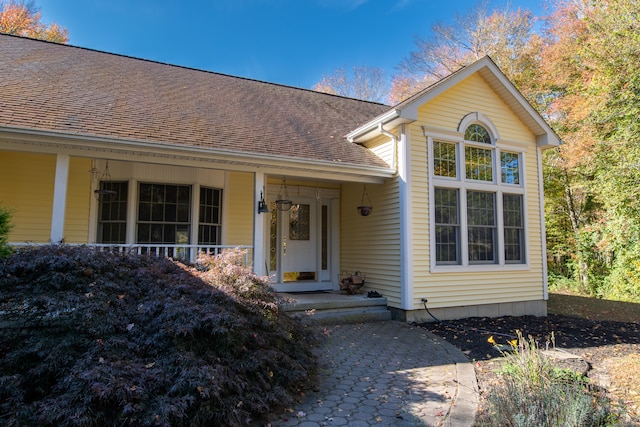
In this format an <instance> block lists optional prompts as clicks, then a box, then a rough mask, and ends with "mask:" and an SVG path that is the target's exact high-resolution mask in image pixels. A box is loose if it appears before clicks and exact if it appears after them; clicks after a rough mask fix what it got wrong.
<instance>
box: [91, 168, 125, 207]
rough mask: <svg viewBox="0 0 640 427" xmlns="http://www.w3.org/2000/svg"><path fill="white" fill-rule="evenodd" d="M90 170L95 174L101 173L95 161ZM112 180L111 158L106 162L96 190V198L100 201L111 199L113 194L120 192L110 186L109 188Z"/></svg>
mask: <svg viewBox="0 0 640 427" xmlns="http://www.w3.org/2000/svg"><path fill="white" fill-rule="evenodd" d="M89 172H90V173H91V174H92V175H94V176H97V175H98V174H99V173H100V171H99V170H98V168H96V167H95V162H94V165H93V167H92V168H91V170H90V171H89ZM110 181H111V173H110V172H109V160H107V161H106V163H105V168H104V172H103V173H102V176H101V177H100V179H99V180H98V183H97V185H98V188H97V189H96V190H95V191H94V194H95V196H96V199H98V201H100V202H102V201H105V200H109V199H111V198H112V197H113V196H115V195H117V194H118V192H117V191H115V190H111V189H110V188H108V187H109V186H110V185H111V182H110ZM103 183H104V186H103Z"/></svg>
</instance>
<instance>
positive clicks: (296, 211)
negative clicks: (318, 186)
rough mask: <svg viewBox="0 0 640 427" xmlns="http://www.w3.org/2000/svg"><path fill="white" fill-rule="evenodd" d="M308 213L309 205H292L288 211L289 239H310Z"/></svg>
mask: <svg viewBox="0 0 640 427" xmlns="http://www.w3.org/2000/svg"><path fill="white" fill-rule="evenodd" d="M310 213H311V209H310V206H309V205H301V204H297V205H293V206H292V207H291V210H290V211H289V239H291V240H309V239H310V234H309V233H310V230H311V229H310V222H309V221H310Z"/></svg>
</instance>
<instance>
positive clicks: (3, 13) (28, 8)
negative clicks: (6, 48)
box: [0, 0, 69, 43]
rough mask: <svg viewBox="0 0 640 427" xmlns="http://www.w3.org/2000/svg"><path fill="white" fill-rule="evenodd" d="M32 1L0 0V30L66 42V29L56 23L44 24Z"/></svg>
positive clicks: (17, 34) (67, 39) (23, 35)
mask: <svg viewBox="0 0 640 427" xmlns="http://www.w3.org/2000/svg"><path fill="white" fill-rule="evenodd" d="M41 19H42V14H41V13H40V11H39V10H38V9H37V8H36V7H35V5H34V3H33V1H26V0H0V32H2V33H6V34H13V35H16V36H22V37H30V38H34V39H41V40H48V41H51V42H55V43H67V42H68V41H69V33H68V31H67V29H65V28H62V27H60V26H59V25H58V24H56V23H52V24H50V25H46V24H44V23H43V22H42V21H41Z"/></svg>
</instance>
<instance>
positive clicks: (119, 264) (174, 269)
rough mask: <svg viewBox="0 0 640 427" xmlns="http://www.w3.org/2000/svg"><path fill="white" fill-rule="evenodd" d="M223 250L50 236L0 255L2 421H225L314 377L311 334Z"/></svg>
mask: <svg viewBox="0 0 640 427" xmlns="http://www.w3.org/2000/svg"><path fill="white" fill-rule="evenodd" d="M233 259H234V257H233V256H227V255H223V256H220V257H218V258H215V259H211V258H209V259H203V260H202V261H203V262H202V263H201V264H200V265H199V267H198V268H197V269H196V268H195V267H189V266H185V265H182V264H180V263H178V262H176V261H172V260H168V259H152V258H147V257H140V256H133V255H117V254H109V253H101V252H95V251H94V250H93V249H91V248H88V247H68V246H55V245H52V246H46V247H40V248H33V249H27V250H24V251H20V252H19V253H16V254H13V255H12V256H10V257H9V258H8V259H7V262H5V263H3V264H0V277H1V278H2V279H0V313H4V314H3V315H2V316H0V323H2V322H4V323H5V328H4V329H3V330H2V333H1V334H0V419H1V420H2V423H3V424H4V425H10V426H11V425H16V426H17V425H41V426H54V425H55V426H80V425H82V426H85V425H100V426H116V425H117V426H134V425H135V426H158V425H160V426H169V425H171V426H210V425H220V426H235V425H246V424H248V423H249V422H250V420H259V419H260V416H261V415H264V414H267V413H269V412H271V411H273V410H274V409H276V408H279V407H282V406H284V405H290V404H292V402H293V401H294V398H295V397H296V396H298V395H299V393H300V390H301V389H304V388H306V387H307V386H309V384H310V383H312V382H313V381H314V379H315V367H316V362H315V359H314V357H313V353H312V350H311V348H312V347H311V345H312V338H313V337H312V336H310V335H309V334H308V333H307V332H306V330H305V329H304V328H303V327H302V326H301V325H300V324H299V323H297V322H294V321H293V320H291V319H289V318H288V317H286V316H285V315H284V314H283V313H281V312H280V311H279V310H278V305H277V304H276V300H275V294H274V293H273V292H272V291H271V290H270V288H269V287H268V284H267V282H266V279H264V278H261V277H258V276H256V275H254V274H253V273H252V272H250V271H249V270H248V269H246V268H244V267H241V266H238V265H236V264H233V263H232V262H231V261H233ZM11 322H13V323H14V327H13V328H7V327H6V324H7V323H11Z"/></svg>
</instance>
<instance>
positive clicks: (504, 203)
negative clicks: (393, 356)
mask: <svg viewBox="0 0 640 427" xmlns="http://www.w3.org/2000/svg"><path fill="white" fill-rule="evenodd" d="M463 122H464V121H463ZM460 131H461V134H462V138H461V139H459V140H455V139H453V138H438V137H434V136H430V135H428V134H427V136H428V142H429V158H430V165H429V167H430V171H431V174H430V176H431V182H432V186H431V188H432V195H433V196H432V203H433V208H432V230H433V233H432V235H433V237H432V242H431V244H432V246H431V247H432V253H433V256H432V260H433V261H432V265H433V266H434V267H435V268H436V269H437V268H444V267H447V266H448V267H454V268H455V266H476V265H506V264H525V263H526V250H525V248H526V242H525V212H524V206H525V196H524V194H525V193H524V186H523V184H522V172H523V152H522V151H519V150H513V149H508V150H507V149H502V147H500V146H499V145H498V144H497V143H496V141H497V136H496V132H495V128H493V126H492V125H490V124H485V123H483V122H478V121H476V122H471V123H469V122H467V123H466V124H465V127H464V128H463V129H460Z"/></svg>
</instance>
